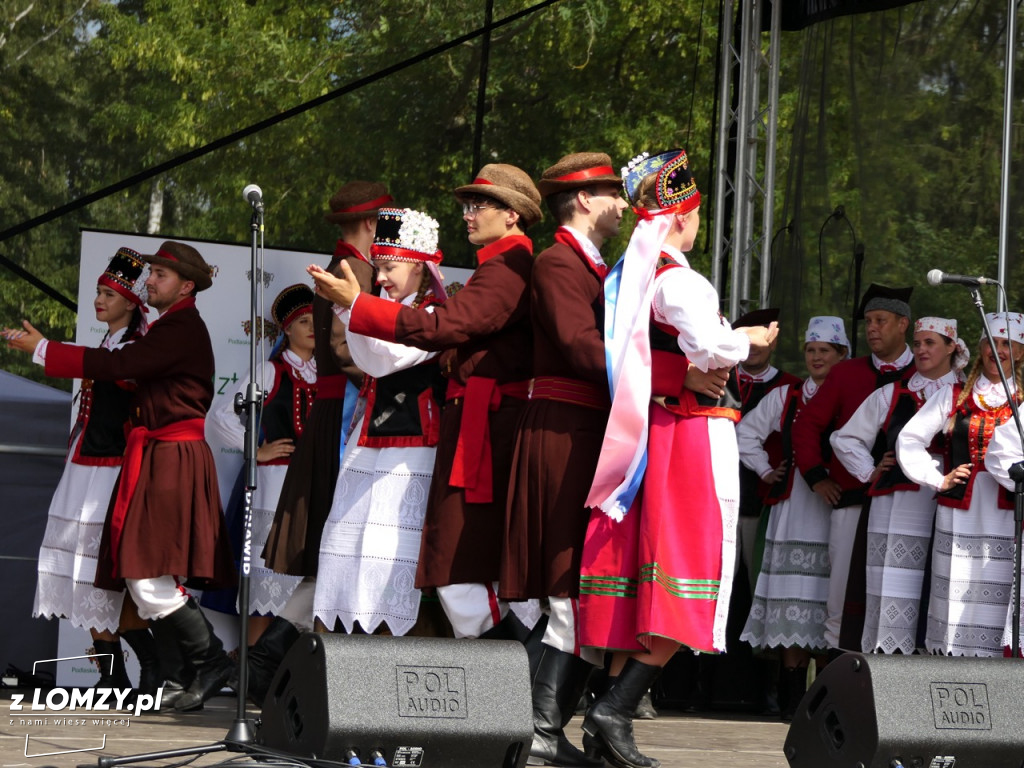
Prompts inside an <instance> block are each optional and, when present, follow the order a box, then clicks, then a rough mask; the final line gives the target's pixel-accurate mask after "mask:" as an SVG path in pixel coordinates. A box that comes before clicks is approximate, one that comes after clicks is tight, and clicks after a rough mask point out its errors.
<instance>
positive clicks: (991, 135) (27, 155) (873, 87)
mask: <svg viewBox="0 0 1024 768" xmlns="http://www.w3.org/2000/svg"><path fill="white" fill-rule="evenodd" d="M534 2H535V0H495V2H494V19H495V20H501V19H504V18H506V17H508V16H509V15H511V14H515V13H518V12H520V11H524V10H527V9H529V8H531V7H532V6H533V4H534ZM1004 6H1005V3H1002V2H996V1H995V0H978V2H976V3H971V4H963V3H958V2H955V0H929V2H921V3H915V4H912V5H909V6H905V7H904V8H901V9H894V10H892V11H887V12H884V13H874V14H865V15H861V16H851V17H845V18H842V19H837V20H835V21H833V22H828V23H824V24H819V25H816V26H814V27H810V28H808V29H806V30H803V31H801V32H798V33H797V32H793V33H786V34H785V35H784V38H783V45H782V64H781V68H780V71H781V74H782V83H781V95H780V108H779V113H778V123H779V137H780V148H779V153H778V171H777V179H778V183H777V185H776V190H775V194H776V199H777V202H776V211H777V214H778V225H777V226H778V227H779V228H781V227H783V226H784V225H785V224H787V223H789V222H790V221H792V222H793V225H792V228H791V229H790V230H789V231H788V232H786V233H784V234H783V235H781V236H780V237H778V239H777V241H776V244H775V247H774V248H773V256H774V258H775V260H776V268H775V270H774V273H773V283H772V297H773V301H775V302H776V303H779V304H780V305H782V306H784V307H785V308H786V312H787V313H786V315H784V317H786V319H787V323H788V326H789V327H788V329H787V331H788V332H787V334H785V335H784V338H785V339H786V340H787V341H786V343H785V344H784V345H783V349H782V355H781V359H782V360H784V361H785V362H787V363H789V364H790V366H791V367H792V368H793V369H794V370H796V371H799V370H802V360H800V359H799V346H800V344H799V339H800V338H801V337H802V334H801V333H800V331H801V329H802V327H803V323H805V322H806V319H807V317H808V316H809V315H811V314H838V315H841V316H844V317H849V315H850V312H851V309H852V307H851V306H850V304H851V302H852V281H853V278H852V274H851V261H852V258H851V254H852V244H853V241H854V240H856V241H859V242H861V243H862V244H863V245H864V253H865V261H864V284H865V285H866V284H867V283H868V282H872V281H874V282H883V283H889V284H897V283H913V284H915V285H920V284H921V283H922V282H923V276H924V273H925V272H926V271H927V269H929V268H931V267H933V266H938V267H940V268H942V269H944V270H946V271H961V272H967V273H978V274H982V273H985V274H992V273H994V271H995V253H996V242H997V240H996V237H997V232H998V222H999V192H1000V187H999V169H1000V152H1001V147H1000V144H1001V136H1002V134H1001V119H1002V82H1003V69H1002V56H1003V50H1004V48H1005V37H1004V28H1005V19H1004V14H1005V7H1004ZM484 10H485V3H484V2H483V0H417V1H415V2H408V1H406V2H402V3H399V2H395V1H394V0H380V1H379V2H375V3H367V2H363V1H362V0H339V1H338V2H334V3H284V2H279V1H278V0H268V1H267V2H260V3H256V2H253V0H206V1H205V2H203V3H180V2H175V1H174V0H147V1H146V2H143V0H113V1H106V2H101V1H100V0H47V2H45V3H43V2H41V1H40V0H0V231H3V230H5V229H7V228H9V227H13V226H15V225H18V224H20V223H21V222H24V221H27V220H30V219H32V218H33V217H36V216H40V215H42V214H45V213H47V212H48V211H51V210H53V209H56V208H58V207H60V206H62V205H65V204H67V203H69V202H72V201H74V200H76V199H78V198H79V197H81V196H83V195H86V194H89V193H92V192H95V191H96V190H100V189H104V188H106V187H109V186H111V185H115V184H118V183H120V182H123V181H124V180H126V179H134V178H136V177H137V176H138V175H139V174H142V173H143V172H145V171H147V170H148V169H150V168H153V167H156V166H158V165H160V164H162V163H168V162H169V161H172V160H174V159H175V158H178V157H181V156H182V155H184V154H186V153H190V152H192V153H195V152H196V151H197V150H199V149H201V148H203V147H205V146H207V145H209V144H210V143H211V142H214V141H217V140H218V139H220V138H221V137H224V136H229V135H232V134H233V133H235V132H238V131H241V130H242V129H245V128H246V127H248V126H252V125H255V124H258V123H260V122H261V121H264V120H267V119H269V118H273V117H274V116H276V115H280V114H282V113H283V112H285V111H286V110H290V109H293V108H296V107H298V106H300V105H303V104H306V103H308V102H310V101H311V100H313V99H317V98H323V97H326V96H327V95H329V94H333V93H335V92H337V90H338V89H341V88H343V87H346V86H349V85H351V84H353V83H357V82H360V81H364V80H366V81H367V84H365V85H364V86H362V87H359V88H356V89H353V90H350V91H349V92H347V93H345V94H344V95H342V96H340V97H338V98H333V99H330V100H327V101H326V102H325V103H323V104H321V105H320V106H318V107H316V108H315V109H310V110H308V111H304V112H302V113H301V114H298V115H296V116H293V117H291V118H289V119H288V120H285V121H282V122H278V123H276V124H274V125H272V126H270V127H267V128H266V129H264V130H261V131H259V132H257V133H253V134H251V135H248V136H246V137H245V138H244V139H241V140H239V141H236V142H233V143H231V144H229V145H227V146H224V147H222V148H220V149H217V150H216V151H213V152H209V153H206V154H202V155H201V156H199V157H196V158H195V159H192V160H190V161H189V162H187V163H184V164H180V165H177V166H176V167H173V168H171V169H170V170H168V171H166V172H164V173H161V174H159V175H157V176H152V177H150V178H144V179H142V178H140V179H139V180H138V181H137V183H133V184H132V185H131V186H129V187H128V188H126V189H124V190H122V191H120V192H117V193H116V194H113V195H110V196H107V197H105V198H103V199H101V200H98V201H96V202H94V203H92V204H91V205H89V206H87V207H84V208H81V209H79V210H76V211H74V212H72V213H69V214H67V215H65V216H62V217H60V218H57V219H55V220H54V221H51V222H48V223H46V224H44V225H41V226H38V227H35V228H33V229H31V230H29V231H28V232H25V233H23V234H20V235H17V236H15V237H11V238H8V239H6V240H4V241H3V242H0V255H3V256H6V257H7V258H9V259H11V260H12V261H14V262H16V263H17V264H19V265H20V266H22V267H23V268H25V269H27V270H29V271H30V272H32V273H34V274H36V275H38V276H39V277H41V278H42V279H44V280H45V281H46V282H48V283H49V284H51V285H53V286H54V287H56V288H58V289H59V290H60V291H62V292H63V293H65V294H67V295H69V296H74V295H75V293H76V285H77V277H78V269H77V254H78V248H79V238H78V230H79V228H81V227H92V228H100V229H110V230H120V231H131V232H134V231H147V232H151V233H160V234H163V235H167V236H169V237H175V236H177V237H188V238H197V239H213V240H222V241H229V242H246V241H247V239H248V225H249V214H248V210H247V209H246V207H245V205H244V203H243V202H242V200H241V198H240V195H239V191H240V190H241V189H242V187H243V186H245V185H246V184H247V183H250V182H255V183H258V184H260V185H261V187H262V188H263V190H264V196H265V199H266V202H267V243H268V245H273V246H275V247H281V248H294V249H301V250H315V251H329V250H330V249H331V247H332V244H333V240H334V238H335V237H336V232H335V231H334V230H333V228H332V227H331V226H330V225H328V224H327V223H325V222H324V221H323V213H324V212H325V210H326V201H327V199H328V197H329V196H330V195H331V193H332V192H333V191H334V189H336V188H337V186H338V185H340V184H341V183H342V182H344V181H346V180H348V179H353V178H364V179H381V180H384V181H386V182H387V183H388V185H389V187H390V189H391V191H392V193H393V194H394V196H395V198H396V200H397V201H398V203H399V204H401V205H407V206H412V207H417V208H420V209H422V210H426V211H428V212H430V213H431V214H433V215H434V216H436V217H437V218H438V219H439V220H440V221H441V230H442V237H441V246H442V249H443V250H444V252H445V254H446V263H450V264H456V265H469V264H471V263H472V252H471V249H470V247H469V246H468V244H467V243H466V241H465V238H464V224H463V222H462V221H461V218H460V216H459V212H458V209H457V207H456V206H455V205H454V201H453V199H452V197H451V190H452V189H453V188H454V187H455V186H458V185H459V184H462V183H465V182H467V181H468V180H470V179H472V177H473V175H474V172H475V171H476V170H477V169H476V168H474V167H473V165H474V162H473V142H474V134H475V126H476V115H477V90H478V82H479V80H478V78H479V76H480V65H481V52H482V50H483V39H482V37H480V36H476V37H473V38H472V39H470V40H468V41H466V42H463V43H461V44H459V45H457V46H455V47H452V48H449V49H447V50H445V51H443V52H441V53H438V54H436V55H433V56H431V57H429V58H426V59H424V60H422V61H419V62H418V63H415V64H413V65H411V66H408V67H406V68H404V69H402V70H401V71H399V72H397V73H395V74H393V75H391V76H389V77H386V78H383V79H376V80H375V79H373V76H374V74H375V73H378V72H380V71H382V70H385V69H387V68H389V67H393V66H395V65H396V64H397V63H398V62H403V61H406V60H409V59H411V58H413V57H416V56H417V55H418V54H420V53H422V52H425V51H429V50H431V49H434V48H437V47H439V46H442V45H444V44H445V43H447V42H448V41H451V40H453V39H455V38H458V37H459V36H463V35H468V34H470V33H473V32H474V31H476V30H478V29H480V28H481V26H482V25H483V22H484ZM718 13H719V8H718V6H717V4H715V3H710V2H700V3H698V2H695V1H694V0H691V1H690V2H681V1H677V2H669V3H635V2H626V1H625V0H561V1H560V2H556V3H553V4H551V5H548V6H547V7H545V8H543V9H542V10H539V11H536V12H534V13H530V14H527V15H524V16H523V17H522V18H519V19H517V20H516V21H514V22H512V23H510V24H507V25H504V26H502V27H500V28H499V29H496V30H494V31H493V33H492V36H491V40H490V56H489V61H488V64H489V66H488V72H487V75H488V80H487V90H486V98H485V101H484V109H485V114H484V123H483V134H482V136H481V140H482V160H481V162H484V163H486V162H508V163H513V164H515V165H519V166H521V167H522V168H524V169H525V170H527V171H528V172H529V173H531V174H533V175H534V176H539V175H540V173H541V171H542V170H543V169H544V168H545V167H546V166H548V165H550V164H551V163H553V162H554V161H555V160H557V159H558V158H559V157H560V156H561V155H562V154H564V153H566V152H570V151H576V150H604V151H607V152H608V153H609V154H611V155H612V157H613V159H614V160H615V162H616V163H625V161H626V160H628V159H629V158H630V157H631V156H632V155H634V154H636V153H637V152H639V151H641V150H644V149H659V148H666V147H669V146H685V147H686V148H687V149H688V151H689V152H690V155H691V157H692V159H693V160H692V165H693V167H694V169H695V172H696V174H697V177H698V183H699V185H700V187H701V189H702V190H710V188H711V187H710V184H711V181H712V178H713V177H712V174H713V172H714V171H715V170H716V169H714V168H713V163H712V160H713V158H714V157H715V155H716V147H715V146H714V136H713V130H714V127H715V115H716V93H715V91H716V87H717V80H718V73H717V67H718V43H719V41H718V39H717V35H718ZM1016 150H1017V147H1016V146H1015V151H1016ZM1020 183H1021V182H1019V181H1017V180H1016V175H1014V181H1013V184H1014V185H1015V188H1014V190H1013V192H1014V195H1013V200H1014V206H1015V207H1014V208H1013V210H1014V211H1016V210H1017V208H1019V202H1018V200H1019V195H1018V194H1017V190H1016V185H1018V184H1020ZM705 199H706V200H707V201H709V204H708V205H706V206H705V211H704V220H703V226H704V227H705V231H706V232H710V231H712V228H713V226H714V217H715V215H716V212H715V211H714V210H713V207H712V206H711V205H710V200H711V195H709V194H706V195H705ZM837 205H842V206H843V207H844V209H845V219H834V220H831V221H830V222H829V223H828V224H827V225H826V226H824V227H822V222H823V221H825V219H826V218H827V217H828V216H829V214H830V213H832V212H833V211H834V209H835V207H836V206H837ZM552 228H553V227H552V224H551V222H550V220H549V219H548V220H546V221H545V222H543V223H542V224H541V225H539V226H538V227H537V228H536V231H535V232H533V233H532V234H534V235H535V239H536V240H537V241H538V242H539V243H542V244H543V243H545V242H547V241H548V240H549V238H550V234H551V231H552ZM851 229H852V232H851V231H850V230H851ZM819 231H820V232H821V243H822V247H821V250H820V255H819V247H818V242H819ZM772 234H775V233H772ZM626 236H627V233H624V234H623V235H621V236H620V238H619V240H618V241H617V242H615V243H613V244H611V245H610V246H608V248H607V254H608V255H609V257H611V258H614V257H615V255H617V254H618V253H620V252H621V251H622V248H623V245H624V243H625V238H626ZM701 242H702V244H705V243H710V239H706V240H705V239H702V240H701ZM1012 245H1013V249H1014V251H1015V250H1016V249H1017V248H1019V241H1018V239H1017V238H1016V235H1015V233H1014V236H1013V237H1012ZM705 247H710V246H709V245H707V246H705ZM819 259H820V266H819ZM693 261H694V264H695V265H696V266H697V267H698V268H699V269H701V270H703V271H707V269H708V267H709V255H708V253H706V252H700V253H695V254H694V255H693ZM819 284H820V285H821V290H820V291H819ZM953 290H954V289H950V288H943V289H930V290H929V289H927V288H924V289H921V288H919V289H917V291H916V292H915V306H916V308H917V310H918V313H922V312H926V313H928V314H944V315H953V316H959V317H960V318H961V320H962V322H964V321H966V322H965V325H967V327H969V328H973V329H974V331H973V332H975V333H976V330H977V328H978V326H977V324H976V322H975V323H974V325H973V326H972V325H971V322H972V317H971V313H972V312H973V309H972V307H971V305H970V302H969V299H967V298H966V292H964V295H959V294H958V295H956V296H955V297H953V296H951V295H950V292H951V291H953ZM0 297H2V299H3V306H4V308H5V310H6V312H5V313H4V315H5V317H4V318H3V322H4V323H5V324H6V323H11V322H15V321H17V319H18V318H19V317H21V316H25V317H28V318H31V319H32V320H33V322H36V323H37V324H39V325H41V326H42V327H43V328H44V330H45V331H46V332H47V333H50V334H52V335H53V336H54V337H56V338H66V337H67V336H68V335H69V334H70V333H71V329H72V327H73V316H72V313H71V312H69V311H68V310H66V309H65V308H63V307H62V306H60V305H59V304H57V303H56V302H54V301H53V300H51V299H49V298H47V297H45V296H44V295H43V294H41V293H39V292H38V291H37V290H36V289H35V288H33V287H31V286H29V285H27V284H26V283H24V282H23V281H21V280H19V279H17V278H15V277H14V276H13V275H12V274H11V273H9V272H8V271H6V270H2V271H0ZM1020 298H1021V297H1020V295H1019V292H1018V293H1015V292H1014V291H1011V305H1013V304H1014V302H1015V301H1019V300H1020ZM992 302H993V307H994V297H992ZM82 311H91V308H89V307H83V308H82ZM973 338H974V336H972V337H971V340H973ZM0 365H2V366H3V367H4V368H6V369H8V370H13V371H16V372H18V373H21V374H25V375H32V376H38V371H37V370H34V367H33V366H31V365H30V364H29V363H27V362H26V360H25V359H24V357H22V356H14V355H12V354H11V353H9V352H6V351H0Z"/></svg>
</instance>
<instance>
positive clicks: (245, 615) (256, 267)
mask: <svg viewBox="0 0 1024 768" xmlns="http://www.w3.org/2000/svg"><path fill="white" fill-rule="evenodd" d="M250 229H251V231H252V241H251V252H250V272H249V285H250V294H249V328H250V334H249V386H247V387H246V389H245V393H244V395H243V393H241V392H239V393H237V394H236V395H235V402H234V407H235V412H236V413H239V414H241V413H244V414H245V438H244V448H245V453H244V456H245V467H244V470H245V502H244V504H245V514H244V515H243V524H242V553H241V560H240V563H239V575H238V705H237V708H236V710H235V719H234V721H233V722H232V724H231V728H230V729H229V730H228V732H227V735H226V736H225V737H224V738H223V739H222V740H221V741H216V742H213V743H212V744H204V745H200V746H196V747H185V748H183V749H169V750H164V751H161V752H149V753H147V754H141V755H125V756H122V757H98V758H97V760H96V764H97V766H98V768H112V767H113V766H116V765H126V764H131V763H138V762H149V761H151V760H163V759H167V758H173V757H189V756H195V757H198V756H200V755H205V754H210V753H212V752H224V751H227V752H249V753H252V754H266V753H267V750H265V749H264V748H262V747H259V746H257V745H256V737H255V734H254V732H253V726H254V724H253V721H252V720H249V719H248V718H246V716H245V702H246V699H247V697H248V693H249V663H248V661H249V581H250V571H251V570H252V494H253V491H255V490H256V449H257V442H258V440H259V431H260V430H259V420H260V412H261V410H262V407H263V396H264V393H263V392H261V391H260V388H259V384H258V383H257V378H256V376H257V370H256V347H257V346H258V344H259V342H258V338H259V337H262V334H260V333H259V330H260V329H262V325H259V326H257V324H256V323H257V316H256V306H257V301H258V298H259V292H258V290H257V286H258V284H259V281H260V276H261V275H262V273H263V203H262V202H257V201H254V202H253V203H252V223H251V224H250ZM79 768H85V766H79Z"/></svg>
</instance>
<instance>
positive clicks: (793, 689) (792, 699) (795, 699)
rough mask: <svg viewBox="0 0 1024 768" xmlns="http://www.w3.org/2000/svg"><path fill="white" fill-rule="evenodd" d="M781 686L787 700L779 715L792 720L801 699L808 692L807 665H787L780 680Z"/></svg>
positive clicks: (785, 719) (783, 718) (786, 719)
mask: <svg viewBox="0 0 1024 768" xmlns="http://www.w3.org/2000/svg"><path fill="white" fill-rule="evenodd" d="M779 688H780V689H782V690H783V691H785V696H786V702H785V705H784V706H783V707H782V708H781V709H780V710H779V717H780V718H781V719H782V720H783V721H785V722H787V723H788V722H790V721H791V720H792V719H793V715H795V714H796V708H797V707H798V706H799V704H800V699H802V698H803V697H804V694H805V693H806V692H807V667H795V668H794V667H785V668H784V669H783V670H782V677H781V679H780V680H779Z"/></svg>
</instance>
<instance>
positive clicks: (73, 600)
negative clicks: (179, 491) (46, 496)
mask: <svg viewBox="0 0 1024 768" xmlns="http://www.w3.org/2000/svg"><path fill="white" fill-rule="evenodd" d="M148 276H149V266H148V265H147V264H146V263H145V262H144V261H143V260H142V257H140V256H139V254H137V253H135V251H133V250H131V249H130V248H119V249H118V250H117V253H116V254H114V257H113V258H112V259H111V260H110V263H109V264H108V265H107V268H106V270H104V272H103V274H102V275H100V277H99V280H97V283H96V299H95V300H94V301H93V308H94V309H95V311H96V319H97V320H98V321H100V322H103V323H106V324H107V333H106V335H105V336H104V337H103V341H101V342H100V346H101V347H103V348H104V349H117V348H119V347H122V346H124V345H125V344H130V343H131V342H132V341H133V340H134V339H136V338H138V337H139V336H141V335H142V334H143V333H145V331H146V312H147V311H148V310H147V308H146V286H145V282H146V278H147V277H148ZM132 389H133V386H132V383H131V382H124V381H117V382H114V381H91V380H89V379H83V380H82V386H81V390H80V391H79V405H78V418H77V419H76V421H75V426H74V428H73V429H72V432H71V447H70V450H69V451H68V460H67V464H66V465H65V468H64V474H63V475H62V476H61V479H60V483H58V485H57V490H56V492H55V493H54V496H53V500H52V501H51V503H50V510H49V513H48V518H47V523H46V532H45V533H44V534H43V543H42V546H41V547H40V549H39V565H38V574H39V577H38V582H37V583H36V596H35V604H34V606H33V609H32V615H33V616H41V617H44V618H50V617H54V616H59V617H62V618H66V619H67V620H68V621H70V622H71V624H72V625H73V626H76V627H88V629H89V631H90V633H91V634H92V638H93V647H94V649H95V652H96V653H98V654H108V653H109V654H113V666H111V664H110V662H109V660H107V659H106V658H105V657H101V658H100V659H99V660H98V661H99V664H100V668H101V675H100V682H99V683H98V685H99V686H100V687H111V688H130V687H131V682H130V681H129V680H128V675H127V672H125V666H124V652H123V650H122V648H121V642H120V640H119V639H118V624H119V622H120V620H121V617H122V607H123V608H124V609H125V612H126V615H125V617H124V618H125V625H126V628H125V629H124V630H123V631H122V632H121V633H120V637H122V638H124V640H125V641H126V642H127V643H128V644H129V645H130V646H131V647H132V649H133V650H134V651H135V653H136V656H138V659H139V663H140V665H141V667H142V670H141V671H142V676H141V679H140V681H139V687H140V689H143V690H144V692H146V693H153V692H155V690H156V687H157V686H159V685H160V682H161V680H160V676H159V662H158V660H157V655H156V647H155V645H154V642H153V637H152V635H150V633H149V630H148V629H146V628H144V627H145V623H142V622H141V620H139V619H138V618H137V616H135V611H134V610H133V609H134V605H133V604H132V603H131V601H130V600H129V601H128V602H127V603H124V591H111V590H107V589H101V588H99V587H95V586H93V580H94V578H95V576H96V565H97V555H98V552H99V543H100V532H101V531H102V529H103V521H104V519H105V518H106V514H107V505H108V504H109V502H110V496H111V493H112V491H113V489H114V485H115V483H116V482H117V476H118V473H119V472H120V471H121V461H122V457H123V455H124V449H125V428H124V427H125V422H127V421H128V410H129V407H130V405H131V400H132ZM129 616H133V617H134V619H135V620H134V621H130V620H129ZM128 623H131V624H133V625H134V628H130V629H129V628H127V624H128Z"/></svg>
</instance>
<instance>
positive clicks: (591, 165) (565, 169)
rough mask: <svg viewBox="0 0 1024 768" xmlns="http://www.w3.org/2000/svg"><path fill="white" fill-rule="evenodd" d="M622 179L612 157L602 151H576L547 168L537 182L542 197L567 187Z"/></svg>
mask: <svg viewBox="0 0 1024 768" xmlns="http://www.w3.org/2000/svg"><path fill="white" fill-rule="evenodd" d="M621 183H622V179H621V178H619V177H618V175H616V173H615V169H614V168H613V167H612V159H611V158H610V157H609V156H608V155H606V154H605V153H604V152H576V153H574V154H572V155H566V156H565V157H563V158H562V159H561V160H559V161H558V162H557V163H555V164H554V165H552V166H551V167H550V168H548V169H547V170H546V171H544V173H543V174H542V175H541V177H540V181H538V182H537V189H538V190H540V194H541V196H542V197H547V196H548V195H553V194H555V192H563V191H565V190H567V189H579V188H580V187H589V186H591V185H592V184H616V185H618V184H621Z"/></svg>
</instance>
